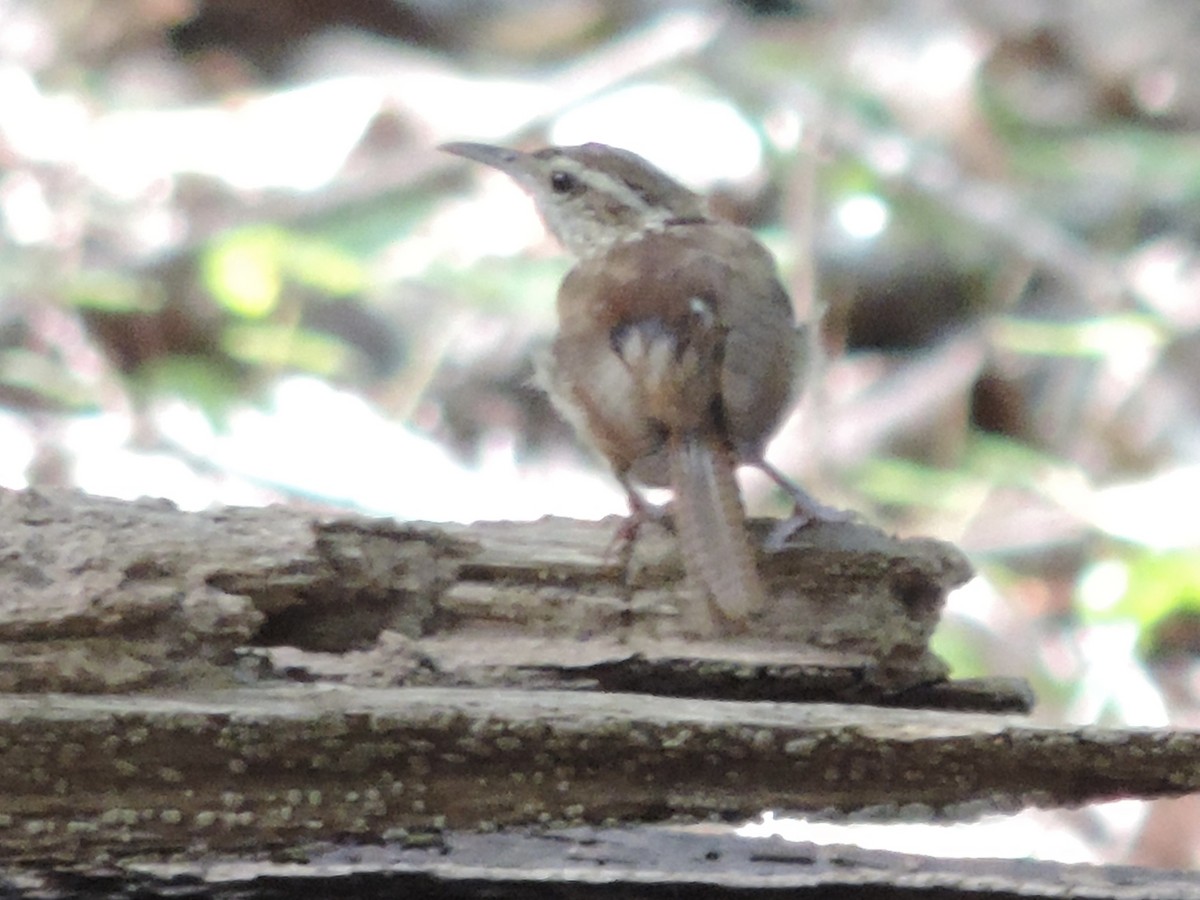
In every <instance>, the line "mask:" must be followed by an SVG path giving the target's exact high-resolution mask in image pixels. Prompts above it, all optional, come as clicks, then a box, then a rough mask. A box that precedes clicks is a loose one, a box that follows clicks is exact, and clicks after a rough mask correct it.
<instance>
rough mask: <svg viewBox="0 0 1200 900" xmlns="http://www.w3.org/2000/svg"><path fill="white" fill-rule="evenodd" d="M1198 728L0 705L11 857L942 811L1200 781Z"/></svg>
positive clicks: (395, 692)
mask: <svg viewBox="0 0 1200 900" xmlns="http://www.w3.org/2000/svg"><path fill="white" fill-rule="evenodd" d="M1198 759H1200V733H1193V732H1166V731H1153V730H1147V731H1136V730H1105V731H1101V730H1097V729H1086V728H1085V729H1061V728H1050V727H1039V726H1035V725H1031V724H1028V723H1027V722H1025V721H1022V720H1020V719H1014V718H1009V717H1004V716H996V715H982V714H966V713H944V712H934V711H929V710H884V709H879V708H876V707H862V706H846V705H837V704H790V703H742V702H728V701H711V700H681V699H676V698H663V697H649V696H641V695H634V694H602V693H593V692H585V691H569V692H568V691H528V690H514V689H507V688H506V689H492V690H489V689H482V688H393V689H387V688H352V687H347V686H340V687H338V686H324V687H321V688H314V687H313V686H311V685H289V686H284V687H275V688H269V687H247V688H241V689H234V690H229V691H221V692H216V693H211V694H202V693H199V692H193V693H187V694H182V695H179V694H177V695H162V694H155V695H142V696H129V697H97V696H84V695H50V696H26V697H21V696H13V695H9V696H7V697H3V698H0V797H3V798H4V802H3V806H4V810H5V812H4V816H5V819H4V820H2V821H3V823H4V825H5V829H4V831H3V834H4V839H3V842H2V843H0V854H2V855H4V856H7V857H8V858H9V859H24V860H34V861H41V860H46V859H56V860H62V861H69V860H78V859H91V858H96V856H97V855H105V854H111V853H113V852H114V851H115V850H118V849H119V850H120V852H121V853H123V854H132V853H139V852H147V851H156V852H160V853H163V852H176V851H187V850H190V851H192V852H200V851H210V850H229V851H242V852H254V851H262V850H269V849H273V848H275V849H277V848H282V847H288V846H295V845H297V844H298V843H301V842H304V841H315V840H342V839H350V840H357V841H362V842H367V843H370V842H372V841H377V840H379V839H381V838H386V837H387V836H388V834H390V833H395V832H396V830H397V829H409V830H412V829H425V830H429V829H440V828H451V829H466V830H474V831H489V830H494V829H496V828H498V827H511V826H517V825H539V824H540V825H548V826H564V825H570V824H581V823H585V822H587V823H596V824H601V823H603V824H608V825H612V824H617V823H621V822H628V823H636V822H654V821H661V820H664V819H670V818H679V819H682V820H692V821H694V820H703V819H717V820H738V819H745V818H748V817H752V816H754V815H756V814H757V813H759V812H760V811H762V810H764V809H768V808H773V809H777V810H788V811H790V810H803V811H815V812H822V811H824V812H826V813H829V814H836V813H846V812H851V811H858V812H867V813H870V814H872V815H874V816H876V817H894V818H914V817H916V818H922V819H924V818H930V817H933V816H935V815H939V814H947V815H960V814H970V813H977V812H980V811H984V810H988V811H995V810H1005V809H1015V808H1017V807H1019V806H1021V805H1026V804H1032V805H1056V804H1075V803H1082V802H1086V801H1090V800H1098V799H1101V798H1107V797H1114V796H1120V795H1131V794H1132V795H1140V796H1151V795H1156V794H1178V793H1184V792H1189V791H1195V790H1197V789H1200V766H1198V765H1197V760H1198Z"/></svg>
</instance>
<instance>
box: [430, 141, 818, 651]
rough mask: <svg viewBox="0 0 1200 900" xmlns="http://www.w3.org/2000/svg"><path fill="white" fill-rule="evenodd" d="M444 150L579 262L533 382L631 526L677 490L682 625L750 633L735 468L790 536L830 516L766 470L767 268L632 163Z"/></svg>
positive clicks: (739, 240) (770, 318)
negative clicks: (686, 595)
mask: <svg viewBox="0 0 1200 900" xmlns="http://www.w3.org/2000/svg"><path fill="white" fill-rule="evenodd" d="M441 149H442V150H445V151H447V152H449V153H454V154H456V155H458V156H463V157H466V158H467V159H472V160H475V161H477V162H481V163H484V164H486V165H489V166H492V167H494V168H496V169H499V170H500V171H502V172H504V173H506V174H507V175H509V176H511V177H512V178H513V179H515V180H516V181H517V183H518V184H520V185H521V187H523V188H524V189H525V190H526V191H527V192H528V193H530V194H531V195H532V196H533V199H534V201H535V202H536V204H537V207H538V211H539V212H540V213H541V216H542V218H543V219H544V220H545V223H546V226H547V227H548V228H549V230H550V231H551V232H553V234H554V235H555V236H556V237H557V238H558V239H559V241H560V242H561V243H562V244H563V245H564V246H565V247H566V249H567V250H569V251H570V252H571V253H572V254H574V255H575V257H576V258H577V262H576V264H575V267H574V268H573V269H571V271H570V272H569V273H568V274H567V276H566V277H565V278H564V280H563V282H562V285H561V287H560V288H559V291H558V324H559V329H558V333H557V335H556V337H555V339H554V343H553V345H552V347H551V350H550V353H549V355H548V358H547V359H545V360H544V361H543V362H542V364H541V366H540V371H539V375H538V381H539V382H540V383H541V384H542V385H543V386H544V387H545V388H546V389H547V390H548V392H549V394H550V397H551V399H552V400H553V402H554V405H555V406H556V408H557V409H558V411H559V412H560V413H561V414H562V415H563V417H564V418H566V419H567V420H568V421H569V422H571V423H572V425H574V426H575V428H576V429H577V430H578V431H579V433H580V434H581V435H582V436H583V437H584V438H585V439H587V440H588V441H590V442H591V443H592V444H593V445H595V447H596V448H597V449H598V450H599V451H600V452H601V453H602V454H603V455H604V456H605V457H606V458H607V460H608V462H609V463H610V464H611V465H612V468H613V470H614V472H615V473H616V476H617V478H618V479H619V480H620V482H621V485H622V486H623V487H624V489H625V491H626V494H627V496H628V498H629V504H630V510H631V512H632V514H633V516H634V519H633V523H634V526H635V527H636V524H637V523H638V522H639V521H640V520H641V519H642V518H644V517H645V516H646V515H647V514H648V513H649V512H650V509H651V507H650V506H649V505H648V503H647V502H646V500H645V499H644V498H643V497H642V496H641V494H639V493H638V490H637V488H636V487H635V482H640V483H641V484H644V485H647V486H669V487H670V488H671V489H672V491H673V495H674V503H673V508H672V512H673V516H672V518H673V520H674V525H675V530H676V533H677V534H678V537H679V541H680V546H681V549H682V555H683V560H684V565H685V569H686V571H687V574H688V576H689V579H690V580H691V581H692V582H694V583H696V584H697V585H698V586H699V587H701V588H702V589H703V591H704V593H705V594H706V595H707V597H706V599H705V600H704V609H703V610H701V611H699V612H698V613H697V611H696V610H692V612H693V613H697V614H695V615H693V616H691V621H692V622H693V623H696V622H699V623H702V624H700V625H699V626H698V628H699V630H701V631H709V632H712V631H716V630H739V629H741V628H744V627H745V623H746V621H747V619H748V618H749V617H750V616H751V615H752V614H753V613H754V612H755V611H756V610H758V609H759V608H761V607H762V605H763V603H764V596H765V595H764V590H763V586H762V582H761V580H760V578H759V575H758V570H757V568H756V565H755V556H754V552H753V551H752V550H751V547H750V543H749V539H748V535H747V532H746V523H745V514H744V512H743V509H742V503H741V498H740V496H739V493H738V487H737V481H736V480H735V478H734V469H735V466H736V465H739V464H748V465H753V466H757V467H759V468H761V469H762V470H763V471H765V472H766V473H767V474H768V475H769V476H770V477H771V478H772V479H774V480H775V481H776V482H777V483H779V484H780V485H781V486H783V487H784V488H785V489H786V490H787V491H788V492H789V493H790V494H791V495H792V497H793V500H794V501H795V503H796V507H797V515H796V518H795V519H794V520H793V522H794V524H796V525H799V524H803V522H805V521H808V520H809V519H811V518H813V517H818V516H823V515H824V513H825V512H826V509H825V508H824V507H822V506H821V505H820V504H818V503H816V501H813V500H812V499H811V498H809V497H808V495H807V494H806V493H805V492H804V491H802V490H801V489H800V488H799V487H797V486H795V485H793V484H792V483H791V482H790V481H788V479H787V478H785V477H784V476H783V475H782V474H781V473H779V472H778V471H777V470H776V469H774V467H772V466H770V465H769V464H768V463H767V462H766V461H765V460H764V458H763V451H764V448H765V445H766V442H767V439H768V438H769V437H770V435H771V434H772V432H773V431H774V430H775V428H776V426H777V425H778V424H779V422H780V419H781V418H782V416H783V414H784V412H785V411H786V409H787V408H788V406H789V405H790V403H791V400H792V397H793V394H794V387H795V382H796V380H797V373H798V372H799V371H800V361H799V359H798V353H797V351H798V347H799V341H798V337H797V334H798V333H797V329H796V326H795V322H794V315H793V311H792V306H791V302H790V300H789V299H788V296H787V293H786V291H785V290H784V288H783V286H782V285H781V284H780V281H779V276H778V274H777V272H776V268H775V262H774V260H773V259H772V258H771V255H770V253H769V252H768V251H767V250H766V248H765V247H763V245H762V244H761V243H759V241H758V240H757V239H756V238H755V237H754V235H753V234H752V233H751V232H750V231H749V230H747V229H745V228H742V227H739V226H737V225H733V224H731V223H728V222H722V221H718V220H715V219H713V218H711V217H710V216H709V214H708V209H707V204H706V203H705V201H704V200H703V198H701V197H700V196H698V195H697V194H695V193H693V192H692V191H690V190H688V189H687V188H685V187H683V186H682V185H680V184H679V183H677V182H676V181H674V180H672V179H671V178H669V177H668V176H667V175H665V174H664V173H663V172H661V171H659V170H658V169H656V168H655V167H654V166H652V165H651V164H650V163H649V162H647V161H646V160H644V159H642V158H641V157H640V156H637V155H636V154H634V153H630V152H629V151H627V150H618V149H616V148H614V147H608V146H606V145H604V144H584V145H582V146H578V147H548V148H546V149H544V150H539V151H537V152H534V153H525V152H522V151H519V150H510V149H505V148H502V147H492V146H488V145H485V144H469V143H452V144H445V145H443V146H442V148H441ZM707 598H711V600H712V601H713V603H715V606H716V611H717V612H719V616H717V617H715V618H714V617H713V615H712V613H713V612H714V610H713V609H712V607H711V606H710V605H709V604H708V599H707Z"/></svg>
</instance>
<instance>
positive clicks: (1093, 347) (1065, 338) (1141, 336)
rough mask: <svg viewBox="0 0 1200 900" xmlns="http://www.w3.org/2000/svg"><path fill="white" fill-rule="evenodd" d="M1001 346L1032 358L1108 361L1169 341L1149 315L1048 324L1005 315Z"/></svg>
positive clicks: (999, 335)
mask: <svg viewBox="0 0 1200 900" xmlns="http://www.w3.org/2000/svg"><path fill="white" fill-rule="evenodd" d="M994 336H995V340H996V343H997V345H998V346H1000V347H1003V348H1004V349H1007V350H1011V351H1013V352H1015V353H1024V354H1028V355H1031V356H1071V357H1094V358H1108V357H1113V356H1116V355H1118V354H1121V355H1125V354H1128V353H1130V352H1134V351H1139V350H1142V351H1144V350H1151V349H1154V348H1156V347H1158V346H1161V345H1162V343H1163V342H1164V341H1165V340H1166V335H1165V334H1164V332H1163V329H1162V327H1161V325H1159V324H1158V322H1157V321H1156V320H1155V319H1154V318H1152V317H1150V316H1146V315H1137V314H1121V315H1112V316H1097V317H1095V318H1090V319H1085V320H1082V321H1079V322H1047V321H1044V320H1040V319H1026V318H1020V317H1017V316H1006V317H1004V318H1002V319H1000V320H998V321H997V322H996V326H995V332H994Z"/></svg>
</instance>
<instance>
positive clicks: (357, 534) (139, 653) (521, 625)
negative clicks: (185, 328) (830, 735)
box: [0, 491, 1025, 709]
mask: <svg viewBox="0 0 1200 900" xmlns="http://www.w3.org/2000/svg"><path fill="white" fill-rule="evenodd" d="M616 524H617V523H616V522H615V521H611V522H604V523H589V522H573V521H568V520H562V519H545V520H542V521H540V522H533V523H528V524H515V523H490V524H481V525H474V526H435V525H398V524H396V523H393V522H390V521H383V520H373V519H366V518H363V517H360V516H357V517H356V516H342V517H338V518H334V517H330V516H325V517H318V516H316V515H314V514H312V513H308V512H304V511H299V510H293V509H280V508H276V509H223V510H218V511H215V512H207V513H195V514H188V513H182V512H180V511H178V510H176V509H175V508H173V507H171V506H170V505H168V504H164V503H161V502H145V503H137V504H130V503H122V502H118V501H114V500H104V499H100V498H95V497H85V496H83V495H79V494H70V493H61V492H56V493H44V492H33V491H27V492H12V491H0V586H2V588H3V589H2V590H0V690H7V691H22V692H28V691H48V690H55V691H85V692H96V693H104V692H113V691H127V690H144V689H148V688H158V687H163V686H168V685H170V686H176V687H212V686H220V685H222V684H224V685H228V684H232V683H236V680H237V679H244V678H245V677H246V676H247V671H248V670H247V668H246V665H245V663H246V660H245V656H246V653H245V650H246V648H248V647H251V646H254V647H260V648H288V649H286V650H279V651H277V652H268V651H267V650H265V649H264V651H263V653H262V654H260V655H263V656H269V657H271V658H272V659H273V661H274V662H275V663H276V664H278V665H283V666H287V667H289V668H290V670H291V671H292V672H293V673H295V672H297V671H298V670H300V669H303V670H306V671H308V672H313V673H317V676H316V677H325V678H338V679H351V680H354V681H356V682H357V683H375V684H400V683H418V684H438V683H441V684H462V683H473V682H480V683H488V684H494V683H497V682H501V683H510V684H529V683H534V682H536V683H540V684H547V683H551V682H559V683H563V684H572V685H584V686H586V685H588V684H591V685H594V686H600V687H607V688H611V689H625V690H637V689H639V687H645V686H651V687H652V688H653V689H654V690H655V692H659V693H677V694H694V695H709V696H712V695H718V696H738V697H747V698H751V697H753V696H754V692H753V682H754V681H758V682H760V683H761V684H762V686H763V688H764V690H765V691H766V692H767V693H766V696H768V697H770V698H771V699H828V700H838V699H852V700H888V701H890V702H906V701H905V697H904V695H905V692H906V691H908V690H910V689H915V690H916V691H918V692H920V691H924V690H925V688H926V686H927V685H930V684H931V683H932V684H936V683H939V682H943V681H944V676H945V667H944V666H943V665H942V663H941V662H940V661H939V660H938V659H937V658H936V657H934V656H933V655H932V654H931V653H930V652H929V650H928V646H927V642H928V638H929V635H930V633H931V632H932V630H933V628H934V626H935V625H936V623H937V618H938V614H939V612H940V610H941V606H942V604H943V602H944V599H945V596H946V594H947V593H948V592H949V591H950V590H951V589H953V588H954V587H957V586H958V585H960V584H962V583H963V582H965V581H966V580H967V578H969V577H970V574H971V570H970V567H969V565H968V564H967V562H966V561H965V560H964V559H963V557H962V555H961V554H960V553H959V552H958V551H957V550H955V549H954V548H953V547H951V546H949V545H946V544H942V543H938V542H936V541H928V540H898V539H894V538H889V537H887V536H886V535H884V534H883V533H881V532H879V531H878V530H876V529H873V528H868V527H866V526H862V525H856V524H850V523H846V524H836V525H835V524H831V525H823V526H818V527H813V528H810V529H805V530H804V531H803V532H801V535H800V537H799V539H798V540H797V542H796V544H795V546H793V547H790V548H789V549H787V550H786V551H784V552H780V553H775V554H765V555H764V556H763V559H762V570H763V574H764V579H765V581H766V582H767V585H768V587H769V589H770V591H771V594H772V603H771V606H770V608H769V609H768V610H767V611H766V612H765V613H764V614H763V615H762V616H761V617H759V618H758V619H757V620H756V621H755V622H754V624H753V628H752V630H751V632H750V634H748V635H747V636H746V637H745V638H742V639H739V640H737V641H733V640H729V641H719V642H710V643H707V644H701V643H698V642H695V641H689V640H687V639H686V635H684V634H683V631H682V628H681V626H680V621H679V620H680V617H679V615H678V612H677V606H676V599H677V597H678V595H679V593H680V592H681V591H682V590H684V588H683V586H682V585H683V573H682V569H681V567H680V565H679V560H678V556H677V554H676V553H675V542H674V540H673V538H671V536H670V535H669V534H667V533H666V532H665V531H663V530H662V529H655V528H653V527H647V528H643V529H642V532H643V534H642V535H640V536H639V538H638V540H637V542H636V544H635V545H634V548H633V553H632V556H631V558H628V559H624V558H618V557H617V556H616V555H615V554H610V553H609V552H608V551H609V549H610V544H611V541H612V535H613V532H614V530H615V528H616ZM763 527H765V525H764V526H763ZM360 650H370V651H371V652H370V653H369V654H366V655H363V654H359V655H348V652H349V651H360ZM239 661H240V664H241V667H240V668H239V666H238V664H239ZM764 676H770V677H769V678H764ZM989 690H990V691H991V692H992V694H993V696H990V697H989V696H987V694H988V691H989ZM952 694H953V692H952V691H951V692H950V693H946V692H945V690H944V688H943V696H944V698H945V700H946V702H947V703H951V704H952V703H953V702H954V700H953V696H952ZM962 698H963V699H962V701H961V702H962V704H965V705H973V704H974V705H977V704H980V703H983V704H991V705H993V706H999V707H1002V708H1008V709H1012V708H1020V707H1021V706H1022V704H1023V703H1024V702H1025V700H1024V698H1023V697H1022V696H1021V692H1020V691H1019V690H1014V689H1013V685H1011V684H1010V683H999V684H995V685H991V686H985V687H984V689H983V690H980V687H979V686H978V685H967V686H964V690H963V692H962Z"/></svg>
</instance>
